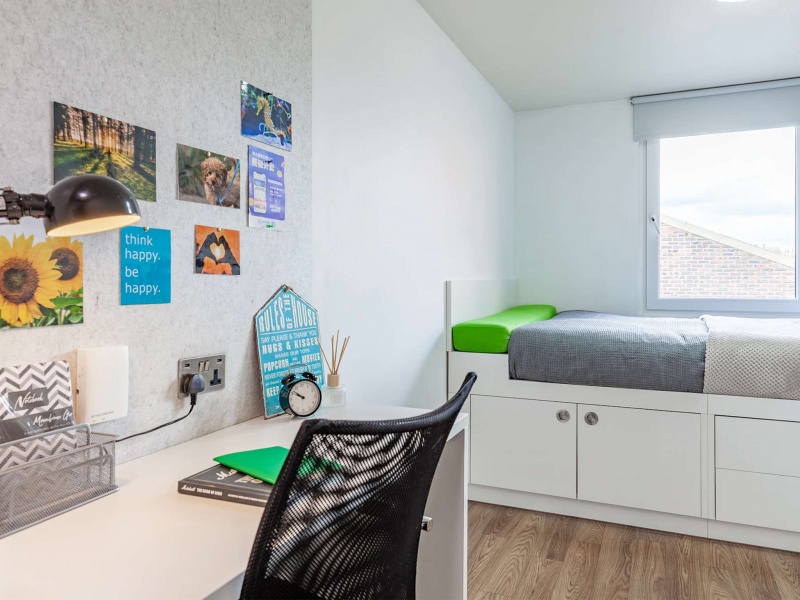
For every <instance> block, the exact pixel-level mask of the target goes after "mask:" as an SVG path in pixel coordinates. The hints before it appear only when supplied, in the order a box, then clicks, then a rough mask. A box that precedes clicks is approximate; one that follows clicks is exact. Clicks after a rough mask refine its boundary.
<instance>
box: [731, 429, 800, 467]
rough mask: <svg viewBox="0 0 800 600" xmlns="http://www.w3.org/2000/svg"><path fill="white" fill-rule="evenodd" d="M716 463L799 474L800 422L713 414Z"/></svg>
mask: <svg viewBox="0 0 800 600" xmlns="http://www.w3.org/2000/svg"><path fill="white" fill-rule="evenodd" d="M715 424H716V445H717V448H716V456H715V461H716V467H717V468H718V469H728V470H731V471H751V472H754V473H769V474H772V475H787V476H790V477H800V423H793V422H789V421H768V420H763V419H742V418H737V417H716V421H715Z"/></svg>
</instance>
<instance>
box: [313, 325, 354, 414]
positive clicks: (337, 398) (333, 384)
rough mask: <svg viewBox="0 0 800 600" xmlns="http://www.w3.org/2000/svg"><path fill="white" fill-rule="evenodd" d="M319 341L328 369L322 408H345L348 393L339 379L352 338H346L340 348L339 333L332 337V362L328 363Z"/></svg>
mask: <svg viewBox="0 0 800 600" xmlns="http://www.w3.org/2000/svg"><path fill="white" fill-rule="evenodd" d="M317 341H318V342H319V349H320V350H321V351H322V358H323V359H325V365H326V366H327V367H328V376H327V377H326V378H325V385H324V386H322V406H323V407H326V406H344V404H345V402H346V401H347V392H346V390H345V387H344V385H342V381H341V379H340V378H339V368H340V367H341V366H342V359H343V358H344V353H345V351H346V350H347V345H348V344H349V343H350V336H349V335H348V336H347V337H346V338H344V342H343V343H342V345H341V347H340V346H339V331H338V330H337V331H336V336H335V337H334V336H331V360H330V361H328V356H327V355H326V354H325V349H324V348H323V345H322V340H320V339H319V338H317Z"/></svg>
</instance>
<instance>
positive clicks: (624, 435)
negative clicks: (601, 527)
mask: <svg viewBox="0 0 800 600" xmlns="http://www.w3.org/2000/svg"><path fill="white" fill-rule="evenodd" d="M590 423H591V424H590ZM700 450H701V431H700V415H698V414H689V413H678V412H666V411H659V410H641V409H632V408H614V407H607V406H588V405H583V404H581V405H579V406H578V498H579V499H581V500H590V501H592V502H603V503H606V504H616V505H618V506H630V507H633V508H642V509H646V510H657V511H661V512H667V513H673V514H679V515H689V516H694V517H699V516H700V504H701V483H702V480H701V477H702V476H701V471H700V465H701V452H700Z"/></svg>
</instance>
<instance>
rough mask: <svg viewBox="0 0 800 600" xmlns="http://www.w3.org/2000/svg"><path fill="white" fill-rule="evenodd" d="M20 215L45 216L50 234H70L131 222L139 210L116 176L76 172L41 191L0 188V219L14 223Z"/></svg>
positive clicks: (60, 235)
mask: <svg viewBox="0 0 800 600" xmlns="http://www.w3.org/2000/svg"><path fill="white" fill-rule="evenodd" d="M22 217H37V218H40V219H44V228H45V231H47V234H48V235H49V236H51V237H71V236H76V235H86V234H89V233H100V232H102V231H110V230H112V229H119V228H120V227H125V226H126V225H132V224H133V223H136V222H137V221H138V220H139V219H141V218H142V213H141V212H139V204H138V203H137V202H136V198H135V197H134V195H133V193H132V192H131V191H130V190H129V189H128V188H126V187H125V186H124V185H122V184H121V183H120V182H119V181H117V180H116V179H112V178H111V177H105V176H104V175H75V176H74V177H67V178H66V179H63V180H62V181H59V182H58V183H57V184H55V185H54V186H53V187H52V188H51V189H50V191H49V192H47V193H46V194H44V195H42V194H18V193H17V192H15V191H13V190H12V189H10V188H5V189H2V190H0V219H8V222H9V223H11V224H12V225H16V224H18V223H19V220H20V219H21V218H22Z"/></svg>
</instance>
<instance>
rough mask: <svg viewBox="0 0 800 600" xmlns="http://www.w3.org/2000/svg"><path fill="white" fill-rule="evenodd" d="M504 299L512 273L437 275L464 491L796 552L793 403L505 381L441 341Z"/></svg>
mask: <svg viewBox="0 0 800 600" xmlns="http://www.w3.org/2000/svg"><path fill="white" fill-rule="evenodd" d="M518 303H519V302H518V298H517V284H516V281H515V280H489V281H449V282H447V285H446V327H447V330H446V331H447V335H446V338H447V340H448V342H447V355H448V357H447V366H448V392H449V393H450V394H453V393H455V392H456V391H457V390H458V387H459V386H460V384H461V381H462V380H463V378H464V375H465V374H466V373H467V372H469V371H475V372H476V373H477V374H478V381H477V383H476V384H475V387H474V388H473V390H472V394H471V396H470V399H469V400H468V403H467V405H466V407H465V410H468V411H469V412H470V416H471V422H470V429H471V433H470V440H471V441H470V463H471V464H470V477H471V481H470V486H469V496H470V499H472V500H477V501H482V502H489V503H492V504H500V505H505V506H516V507H520V508H528V509H533V510H541V511H545V512H552V513H558V514H564V515H571V516H577V517H583V518H590V519H598V520H602V521H610V522H615V523H622V524H626V525H634V526H639V527H646V528H650V529H659V530H664V531H673V532H677V533H685V534H690V535H695V536H700V537H709V538H714V539H721V540H729V541H735V542H742V543H747V544H754V545H759V546H768V547H773V548H781V549H785V550H792V551H795V552H797V551H800V402H798V401H793V400H776V399H765V398H745V397H738V396H717V395H711V394H695V393H684V392H659V391H650V390H630V389H620V388H602V387H591V386H580V385H562V384H552V383H539V382H532V381H519V380H511V379H509V377H508V355H506V354H480V353H470V352H458V351H455V350H454V349H453V347H452V335H451V327H452V326H453V325H454V324H457V323H460V322H463V321H467V320H470V319H475V318H479V317H484V316H487V315H490V314H493V313H496V312H500V311H502V310H505V309H507V308H510V307H513V306H516V305H517V304H518ZM565 411H566V412H565ZM589 413H593V414H594V415H596V417H597V422H596V423H595V424H589V421H591V418H589V421H587V415H588V414H589Z"/></svg>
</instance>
